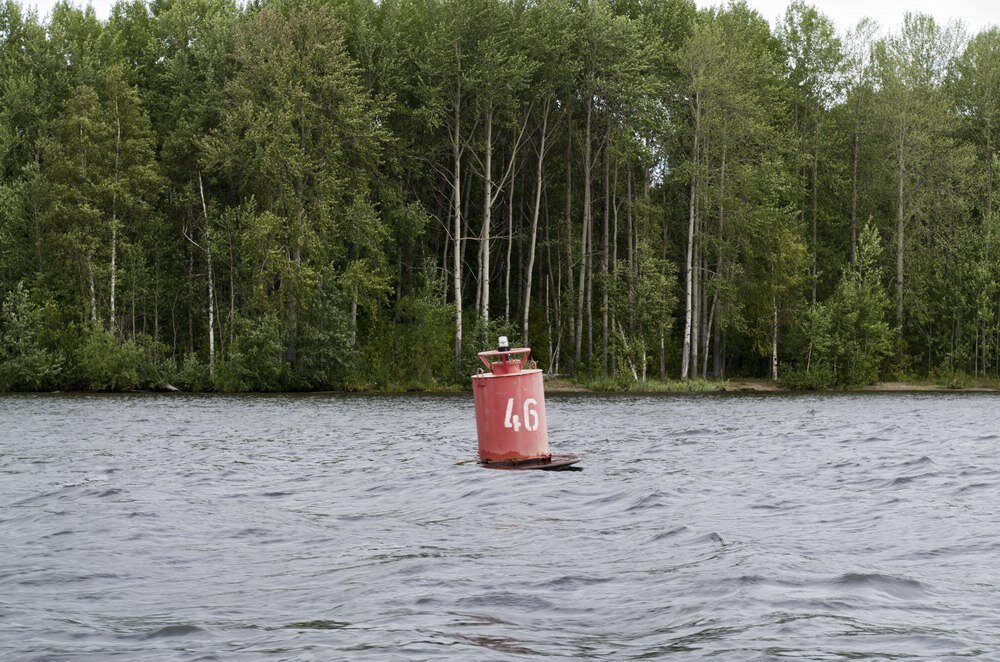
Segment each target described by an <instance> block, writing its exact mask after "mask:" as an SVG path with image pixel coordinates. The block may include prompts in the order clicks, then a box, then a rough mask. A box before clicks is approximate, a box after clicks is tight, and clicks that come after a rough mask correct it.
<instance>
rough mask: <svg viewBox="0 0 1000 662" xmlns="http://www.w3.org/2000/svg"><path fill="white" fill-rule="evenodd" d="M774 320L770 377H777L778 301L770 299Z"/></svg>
mask: <svg viewBox="0 0 1000 662" xmlns="http://www.w3.org/2000/svg"><path fill="white" fill-rule="evenodd" d="M772 306H773V308H774V322H773V324H772V327H771V379H778V302H777V300H776V299H775V300H772Z"/></svg>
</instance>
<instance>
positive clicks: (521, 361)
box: [479, 347, 531, 375]
mask: <svg viewBox="0 0 1000 662" xmlns="http://www.w3.org/2000/svg"><path fill="white" fill-rule="evenodd" d="M530 356H531V349H529V348H527V347H518V348H516V349H505V350H498V349H494V350H490V351H488V352H479V360H480V361H482V362H483V365H485V366H486V367H487V368H489V371H490V372H491V373H493V374H494V375H512V374H517V373H519V372H521V368H522V367H523V366H524V365H525V364H526V363H527V362H528V357H530ZM490 359H497V360H495V361H491V360H490Z"/></svg>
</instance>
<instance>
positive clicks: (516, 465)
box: [479, 453, 580, 470]
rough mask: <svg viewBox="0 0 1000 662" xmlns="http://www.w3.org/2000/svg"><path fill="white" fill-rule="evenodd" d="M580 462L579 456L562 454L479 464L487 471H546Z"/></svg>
mask: <svg viewBox="0 0 1000 662" xmlns="http://www.w3.org/2000/svg"><path fill="white" fill-rule="evenodd" d="M579 461H580V456H579V455H569V454H562V455H557V454H555V453H553V454H552V455H551V456H549V457H548V458H547V459H545V458H543V459H538V460H517V461H514V460H512V461H510V462H480V463H479V464H480V466H483V467H486V468H487V469H508V470H523V469H548V470H558V469H565V468H566V467H568V466H570V465H572V464H576V463H577V462H579Z"/></svg>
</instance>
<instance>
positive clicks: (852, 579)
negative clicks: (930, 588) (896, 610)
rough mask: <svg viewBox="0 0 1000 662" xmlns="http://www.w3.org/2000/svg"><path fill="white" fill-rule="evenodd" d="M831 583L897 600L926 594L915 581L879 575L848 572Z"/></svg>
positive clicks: (924, 589) (925, 589)
mask: <svg viewBox="0 0 1000 662" xmlns="http://www.w3.org/2000/svg"><path fill="white" fill-rule="evenodd" d="M831 583H832V584H836V585H839V586H846V587H848V588H871V589H875V590H877V591H881V592H883V593H887V594H889V595H891V596H893V597H897V598H906V599H911V598H917V597H920V596H923V595H926V594H927V588H926V587H925V586H924V585H923V584H921V583H920V582H919V581H917V580H916V579H910V578H909V577H896V576H894V575H885V574H881V573H859V572H848V573H845V574H843V575H841V576H839V577H837V578H836V579H834V580H833V581H832V582H831Z"/></svg>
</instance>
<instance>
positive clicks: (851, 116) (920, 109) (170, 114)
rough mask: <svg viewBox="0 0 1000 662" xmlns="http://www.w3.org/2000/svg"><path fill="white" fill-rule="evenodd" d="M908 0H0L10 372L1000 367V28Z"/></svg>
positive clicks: (857, 379)
mask: <svg viewBox="0 0 1000 662" xmlns="http://www.w3.org/2000/svg"><path fill="white" fill-rule="evenodd" d="M901 19H902V20H901V23H900V24H899V25H895V26H880V25H876V24H875V23H873V22H872V21H869V20H864V21H861V22H860V23H859V24H858V25H855V26H835V25H833V24H832V22H831V21H830V20H829V19H828V18H827V17H825V16H824V15H823V14H822V13H821V12H819V11H818V10H817V9H815V8H814V7H812V6H810V5H808V4H805V3H804V2H801V1H800V0H796V1H794V2H792V4H791V5H790V6H789V7H788V10H787V12H786V13H785V15H784V16H783V17H781V18H780V19H779V20H778V21H777V22H776V24H775V25H774V26H772V25H770V24H769V23H768V21H767V20H765V19H764V18H763V17H762V16H760V15H759V14H758V13H756V12H755V11H754V10H752V9H750V8H749V7H748V6H747V5H746V4H745V3H743V2H740V1H734V2H731V3H729V4H727V5H724V6H718V7H715V8H710V9H698V8H696V7H695V5H694V3H693V2H692V1H691V0H252V1H251V2H249V3H246V4H241V3H237V2H235V1H234V0H152V2H149V3H146V2H143V1H142V0H122V1H121V2H119V3H118V4H117V5H116V6H115V7H114V8H113V10H112V11H111V15H110V17H109V18H108V20H105V21H102V20H99V19H98V18H97V17H96V15H95V13H94V11H93V10H92V9H90V8H87V9H80V8H77V7H75V6H73V5H71V4H68V3H63V4H59V5H57V6H56V7H55V9H54V10H53V11H52V13H51V15H48V16H45V17H39V16H38V15H37V13H35V12H34V11H32V10H27V9H25V8H23V7H21V6H20V5H19V4H18V3H17V2H13V1H12V0H0V390H62V389H90V390H124V389H163V388H179V389H183V390H192V391H213V390H214V391H278V390H323V389H428V388H431V389H432V388H448V387H454V386H455V385H461V384H466V383H468V376H469V375H470V374H471V373H472V372H474V370H475V368H476V365H477V361H476V353H477V352H478V351H482V350H484V349H490V348H493V346H494V345H495V343H496V337H497V336H498V335H500V334H505V335H508V336H509V337H510V339H511V342H512V343H513V344H515V345H527V346H530V347H531V348H532V350H533V355H534V357H535V358H537V360H538V363H539V365H540V366H541V367H543V368H544V369H545V370H546V371H547V372H549V373H551V374H554V375H562V376H565V377H568V378H571V379H575V380H578V381H579V382H581V383H587V384H594V385H605V386H608V387H613V386H615V385H618V386H621V385H628V384H641V383H643V382H647V381H648V382H655V381H657V380H675V381H681V382H689V383H696V382H697V381H698V380H713V379H717V380H722V379H729V378H735V377H754V378H765V379H776V380H780V381H781V383H784V384H787V385H791V386H795V387H806V388H830V387H852V386H858V385H863V384H870V383H873V382H876V381H879V380H893V379H906V378H923V379H934V378H942V376H943V378H949V376H955V375H960V376H971V377H972V378H982V379H996V378H997V377H998V376H1000V259H998V256H997V255H995V251H994V249H993V243H994V241H995V240H996V241H1000V208H997V209H995V206H997V207H1000V205H995V202H998V201H997V200H996V198H997V195H998V194H997V193H996V191H995V188H996V185H995V183H994V182H995V181H996V179H997V178H998V176H1000V160H998V143H1000V136H997V137H996V138H995V137H994V135H993V134H994V133H995V130H994V129H996V130H997V131H1000V30H998V29H997V28H991V29H988V30H985V31H982V32H979V33H978V34H970V33H968V32H967V31H966V30H965V29H964V28H963V27H962V26H961V25H960V24H958V23H952V24H947V25H942V24H941V23H939V22H936V21H935V20H934V19H933V18H931V17H930V16H927V15H921V14H907V15H906V16H905V17H901ZM997 251H1000V247H998V248H997Z"/></svg>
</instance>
